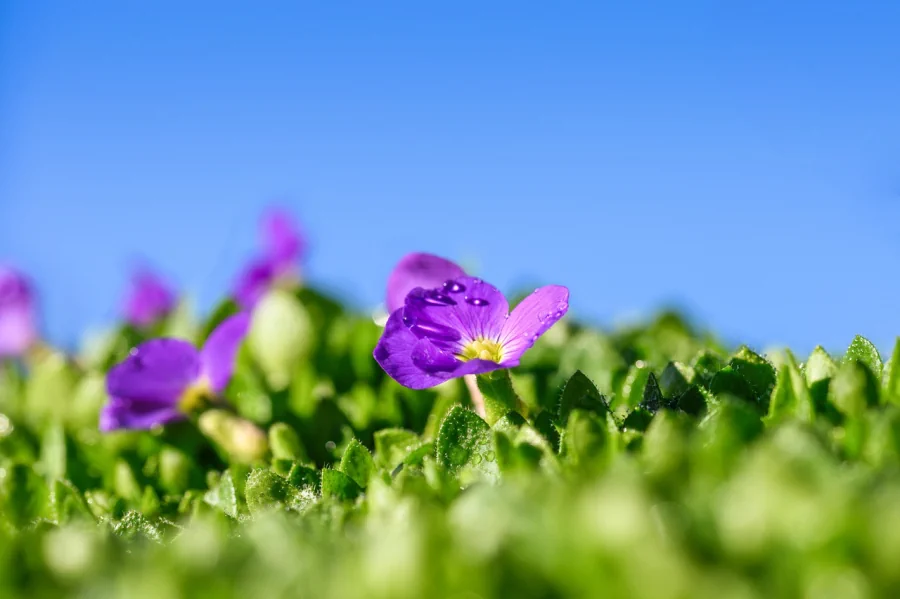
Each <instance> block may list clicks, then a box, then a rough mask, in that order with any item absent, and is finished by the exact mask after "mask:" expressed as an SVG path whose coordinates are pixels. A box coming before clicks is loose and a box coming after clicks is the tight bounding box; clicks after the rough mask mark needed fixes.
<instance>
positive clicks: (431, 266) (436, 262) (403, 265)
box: [386, 253, 466, 314]
mask: <svg viewBox="0 0 900 599" xmlns="http://www.w3.org/2000/svg"><path fill="white" fill-rule="evenodd" d="M464 276H466V272H465V271H464V270H463V269H462V268H460V267H459V266H457V265H456V264H454V263H453V262H451V261H450V260H447V259H446V258H441V257H440V256H435V255H434V254H424V253H412V254H407V255H405V256H404V257H403V258H402V259H401V260H400V262H398V263H397V266H395V267H394V270H393V271H391V274H390V275H389V276H388V283H387V299H386V302H387V310H388V314H392V313H394V312H395V311H396V310H398V309H400V308H402V307H403V303H404V301H405V300H406V295H407V294H408V293H409V292H410V291H412V290H413V289H415V288H416V287H422V288H423V289H432V288H434V287H440V286H441V284H442V283H443V282H444V281H446V280H448V279H455V278H457V277H464Z"/></svg>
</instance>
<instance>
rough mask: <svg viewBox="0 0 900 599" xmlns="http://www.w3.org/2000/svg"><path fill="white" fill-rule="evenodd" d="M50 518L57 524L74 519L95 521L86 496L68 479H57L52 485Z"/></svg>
mask: <svg viewBox="0 0 900 599" xmlns="http://www.w3.org/2000/svg"><path fill="white" fill-rule="evenodd" d="M50 519H51V520H53V521H54V522H56V523H57V524H68V523H69V522H71V521H73V520H86V521H91V522H93V521H94V517H93V514H91V511H90V509H88V505H87V503H86V502H85V500H84V497H82V495H81V493H80V492H79V491H78V489H76V488H75V485H73V484H72V483H71V482H69V481H67V480H55V481H53V483H52V484H51V485H50Z"/></svg>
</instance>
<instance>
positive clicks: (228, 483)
mask: <svg viewBox="0 0 900 599" xmlns="http://www.w3.org/2000/svg"><path fill="white" fill-rule="evenodd" d="M203 501H204V502H206V503H207V504H209V505H211V506H212V507H214V508H216V509H217V510H220V511H221V512H224V513H225V514H227V515H228V516H231V517H232V518H237V516H238V500H237V490H236V489H235V486H234V479H233V478H232V476H231V472H229V471H227V470H226V471H225V472H224V473H223V474H222V476H221V477H219V481H218V483H216V485H215V486H214V487H213V488H211V489H210V490H209V491H207V492H206V493H205V494H204V495H203Z"/></svg>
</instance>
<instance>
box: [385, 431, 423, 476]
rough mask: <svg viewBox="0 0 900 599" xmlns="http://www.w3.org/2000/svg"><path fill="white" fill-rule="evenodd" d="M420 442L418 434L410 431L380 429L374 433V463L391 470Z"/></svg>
mask: <svg viewBox="0 0 900 599" xmlns="http://www.w3.org/2000/svg"><path fill="white" fill-rule="evenodd" d="M420 442H421V441H420V439H419V435H417V434H416V433H414V432H412V431H408V430H405V429H401V428H385V429H382V430H380V431H378V432H376V433H375V463H376V464H378V466H380V467H382V468H385V469H386V470H393V469H394V467H396V466H397V464H399V463H400V462H402V461H403V459H404V458H405V457H406V456H407V455H409V452H410V451H412V450H413V449H415V448H416V447H418V445H419V443H420Z"/></svg>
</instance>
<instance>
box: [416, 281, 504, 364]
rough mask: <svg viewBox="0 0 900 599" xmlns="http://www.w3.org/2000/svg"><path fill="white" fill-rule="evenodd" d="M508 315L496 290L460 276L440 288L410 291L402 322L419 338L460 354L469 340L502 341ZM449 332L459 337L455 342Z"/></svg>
mask: <svg viewBox="0 0 900 599" xmlns="http://www.w3.org/2000/svg"><path fill="white" fill-rule="evenodd" d="M444 297H446V298H447V299H449V300H451V301H452V303H450V302H446V301H443V298H444ZM508 313H509V304H508V303H507V301H506V298H505V297H503V294H502V293H500V291H499V290H498V289H497V288H496V287H494V286H493V285H491V284H489V283H485V282H484V281H482V280H481V279H476V278H474V277H457V278H456V279H452V280H450V281H448V282H447V283H446V284H445V285H444V286H442V287H441V288H440V289H434V290H425V289H414V290H413V291H411V292H410V293H409V294H408V295H407V296H406V301H405V305H404V308H403V321H404V323H405V324H406V326H407V327H408V328H409V329H410V331H411V332H412V333H413V334H414V335H415V336H416V337H418V338H428V339H430V340H431V341H432V342H434V343H435V345H437V346H438V347H440V348H441V349H443V350H445V351H449V352H451V353H454V354H458V353H460V352H461V351H462V348H463V346H464V345H465V344H466V343H467V342H468V341H472V340H475V339H499V337H500V332H501V331H502V329H503V324H504V322H506V316H507V314H508ZM450 331H455V332H456V333H457V335H458V336H457V337H456V338H455V339H454V338H453V336H452V335H450V334H449V332H450Z"/></svg>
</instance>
